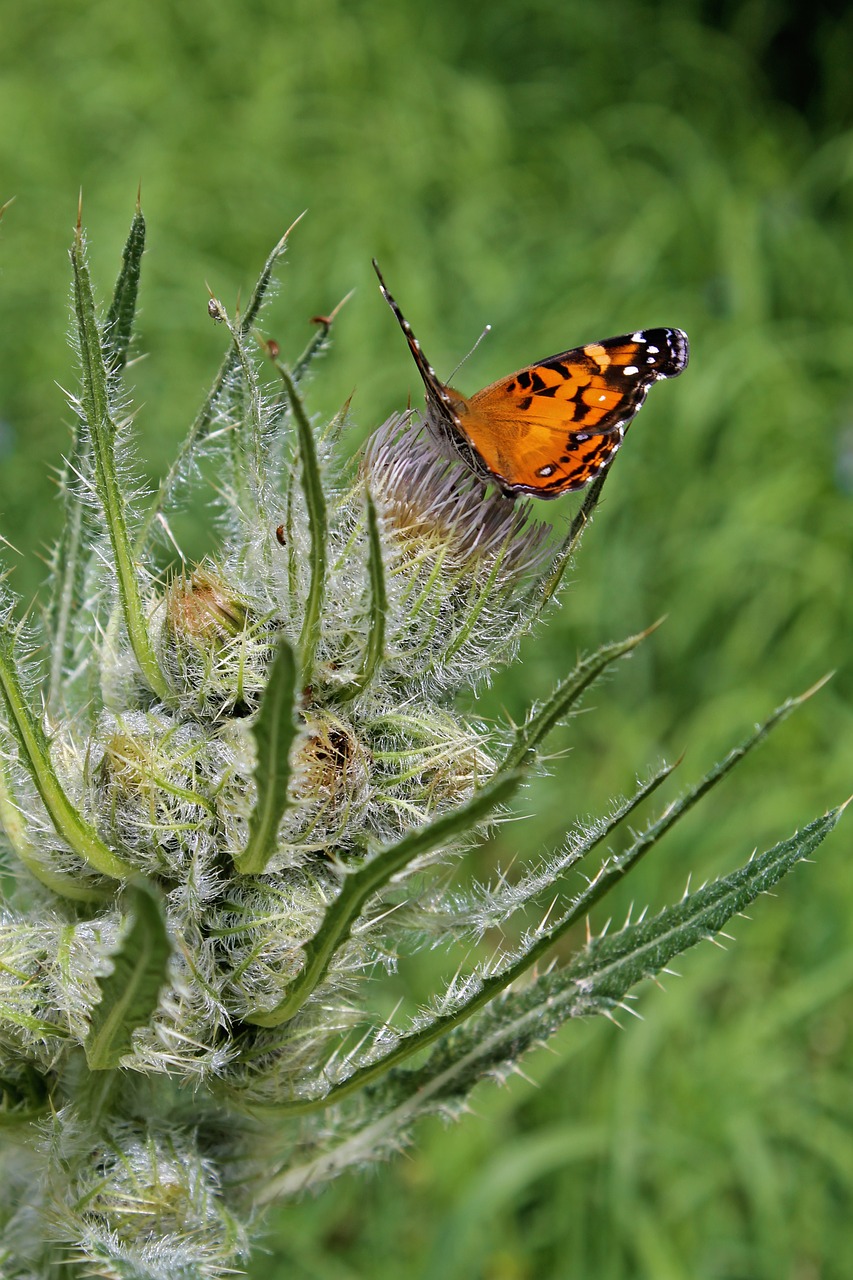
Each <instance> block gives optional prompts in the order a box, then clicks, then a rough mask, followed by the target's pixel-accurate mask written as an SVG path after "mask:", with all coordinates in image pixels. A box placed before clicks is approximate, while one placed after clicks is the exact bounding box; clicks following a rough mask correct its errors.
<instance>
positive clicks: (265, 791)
mask: <svg viewBox="0 0 853 1280" xmlns="http://www.w3.org/2000/svg"><path fill="white" fill-rule="evenodd" d="M295 695H296V659H295V657H294V653H293V649H292V648H291V645H290V643H289V641H288V640H287V639H286V638H285V637H284V636H281V637H280V639H279V642H278V648H277V650H276V653H275V657H274V658H273V660H272V662H271V664H270V668H269V680H268V683H267V687H266V690H265V691H264V696H263V700H262V702H261V706H260V710H259V711H258V715H257V719H256V720H255V723H254V725H253V726H252V734H253V736H254V739H255V747H256V751H257V763H256V765H255V773H254V779H255V787H256V789H257V798H256V800H255V807H254V808H253V810H252V813H251V817H250V818H249V840H248V843H247V845H246V848H245V849H244V850H243V852H242V853H241V854H240V855H239V856H238V857H237V858H235V865H236V867H237V870H238V871H239V872H241V873H242V874H243V875H260V874H261V872H262V871H263V870H264V868H265V867H266V865H267V862H268V861H269V859H270V857H271V855H272V854H273V853H274V851H275V847H276V836H277V834H278V828H279V824H280V822H281V819H282V817H283V816H284V812H285V810H286V808H287V806H288V795H287V787H288V783H289V781H290V748H291V746H292V744H293V739H294V738H295V737H296V732H297V726H296V721H295V719H294V715H293V712H294V705H295Z"/></svg>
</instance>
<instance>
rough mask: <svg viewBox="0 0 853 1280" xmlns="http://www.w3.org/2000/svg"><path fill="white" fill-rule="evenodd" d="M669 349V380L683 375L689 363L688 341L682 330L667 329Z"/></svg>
mask: <svg viewBox="0 0 853 1280" xmlns="http://www.w3.org/2000/svg"><path fill="white" fill-rule="evenodd" d="M667 332H668V333H669V349H670V351H671V353H672V365H673V368H672V373H671V374H670V375H669V376H670V377H671V378H677V377H678V375H679V374H680V373H683V372H684V370H685V369H686V368H687V365H688V363H689V361H690V339H689V338H688V337H687V334H686V333H685V332H684V330H683V329H669V330H668V331H667Z"/></svg>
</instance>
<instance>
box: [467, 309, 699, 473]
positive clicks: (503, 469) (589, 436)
mask: <svg viewBox="0 0 853 1280" xmlns="http://www.w3.org/2000/svg"><path fill="white" fill-rule="evenodd" d="M688 355H689V347H688V342H687V335H686V334H685V333H683V332H682V331H681V330H680V329H645V330H642V331H640V332H638V333H632V334H626V335H624V336H622V337H618V338H607V339H605V340H604V341H603V342H594V343H589V344H588V345H587V346H585V347H578V348H577V349H576V350H573V351H565V352H563V353H562V354H561V355H556V356H551V357H550V358H549V359H547V360H543V361H541V362H540V363H538V364H535V365H530V366H529V367H528V368H526V369H520V370H519V371H518V373H513V374H510V376H509V377H508V378H502V379H501V380H500V381H499V382H494V383H492V384H491V386H488V387H485V388H484V389H483V390H482V391H478V392H477V393H476V395H473V396H471V398H470V400H467V401H464V402H463V403H462V405H460V404H459V402H458V401H455V402H454V403H455V405H456V410H457V419H458V426H459V429H460V430H461V431H462V433H463V434H464V436H465V438H466V439H467V440H468V442H469V443H470V445H471V447H472V448H473V449H474V450H475V451H476V453H477V454H478V456H479V457H480V458H481V459H482V461H483V464H484V465H485V467H486V468H487V469H488V471H489V472H490V473H491V474H492V475H493V476H494V477H495V479H496V480H497V482H498V483H499V484H500V485H501V487H502V488H503V489H504V490H505V491H506V492H508V493H531V494H534V495H536V496H538V497H543V498H547V497H557V496H558V495H559V494H561V493H566V492H568V491H569V490H572V489H580V488H582V487H583V486H584V485H585V484H587V483H588V482H589V481H590V480H592V479H593V478H594V477H595V476H597V475H599V474H600V473H601V471H603V470H604V468H605V467H606V466H607V465H608V463H609V462H610V461H611V459H612V457H613V455H614V454H615V452H616V450H617V449H618V448H619V446H620V444H621V443H622V439H623V437H624V434H625V431H626V429H627V427H628V424H629V423H630V421H631V419H632V418H633V417H634V415H635V414H636V413H637V411H638V410H639V409H640V407H641V406H642V404H643V401H644V400H645V398H646V395H647V394H648V390H649V387H650V386H651V385H652V384H653V383H654V382H657V381H658V379H660V378H674V377H677V375H678V374H679V373H681V371H682V370H683V369H684V368H685V366H686V365H687V360H688Z"/></svg>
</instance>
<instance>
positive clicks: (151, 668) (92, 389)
mask: <svg viewBox="0 0 853 1280" xmlns="http://www.w3.org/2000/svg"><path fill="white" fill-rule="evenodd" d="M71 264H72V266H73V269H74V312H75V316H76V320H77V340H78V343H79V348H80V364H81V373H82V387H81V394H80V403H81V406H82V409H83V413H84V416H85V419H86V425H87V426H88V428H89V441H90V446H91V450H92V458H93V462H94V468H93V478H94V482H95V489H96V492H97V495H98V500H99V502H100V505H101V509H102V511H103V514H104V520H105V521H106V525H107V531H108V533H109V538H110V543H111V545H112V549H113V556H114V562H115V574H116V582H117V586H118V594H119V599H120V601H121V607H122V613H123V615H124V622H125V626H126V627H127V634H128V638H129V639H130V643H131V647H132V648H133V652H134V656H135V657H136V661H137V663H138V664H139V669H140V671H141V672H142V676H143V678H144V679H145V681H146V683H147V684H148V687H149V688H150V689H151V690H152V691H153V692H154V693H155V694H156V695H157V697H158V698H161V699H162V700H163V701H164V702H168V701H169V700H170V696H171V695H170V690H169V686H168V684H167V683H166V680H165V677H164V676H163V672H162V671H161V670H160V665H159V663H158V661H157V658H156V655H155V653H154V649H153V647H152V645H151V638H150V636H149V634H148V626H147V619H146V618H145V614H144V612H143V608H142V601H141V599H140V595H139V585H138V583H137V579H136V566H135V564H134V562H133V553H132V548H131V545H130V539H129V537H128V532H127V522H126V519H125V498H124V495H123V494H122V492H121V489H120V487H119V483H118V476H117V474H116V466H115V452H114V450H115V434H116V430H115V424H114V422H113V421H112V417H111V413H110V398H109V379H108V371H107V367H106V364H105V361H104V352H103V347H102V342H101V333H100V329H99V327H98V323H97V317H96V314H95V299H94V295H93V293H92V285H91V281H90V279H89V266H88V263H87V261H86V254H85V251H84V245H83V233H82V229H81V228H80V226H78V227H77V231H76V234H75V236H74V242H73V244H72V247H71Z"/></svg>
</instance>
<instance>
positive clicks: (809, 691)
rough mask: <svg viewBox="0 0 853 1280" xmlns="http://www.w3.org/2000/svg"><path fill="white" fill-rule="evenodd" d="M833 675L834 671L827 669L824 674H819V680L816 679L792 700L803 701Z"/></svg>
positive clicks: (826, 682)
mask: <svg viewBox="0 0 853 1280" xmlns="http://www.w3.org/2000/svg"><path fill="white" fill-rule="evenodd" d="M834 675H835V671H827V673H826V675H825V676H821V678H820V679H819V680H816V681H815V682H814V684H813V685H811V686H810V687H809V688H808V689H806V691H805V693H801V694H800V695H799V697H797V698H794V699H793V701H794V702H805V701H806V699H808V698H810V697H811V696H812V695H813V694H815V693H817V691H818V689H822V688H823V686H824V685H825V684H828V683H829V681H830V680H831V679H832V677H833V676H834Z"/></svg>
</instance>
